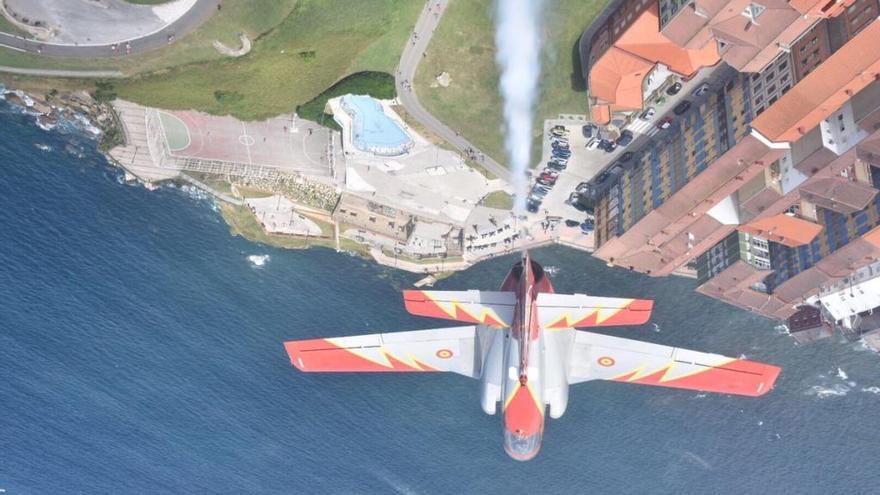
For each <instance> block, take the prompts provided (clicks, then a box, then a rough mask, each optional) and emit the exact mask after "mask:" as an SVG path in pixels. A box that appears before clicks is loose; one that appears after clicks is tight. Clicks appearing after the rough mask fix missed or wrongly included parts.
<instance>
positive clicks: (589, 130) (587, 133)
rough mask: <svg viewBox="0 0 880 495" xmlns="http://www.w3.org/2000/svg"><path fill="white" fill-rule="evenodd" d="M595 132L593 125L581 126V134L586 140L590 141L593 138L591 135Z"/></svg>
mask: <svg viewBox="0 0 880 495" xmlns="http://www.w3.org/2000/svg"><path fill="white" fill-rule="evenodd" d="M595 130H596V125H595V124H584V125H582V126H581V134H583V136H584V137H585V138H587V139H591V138H592V137H593V133H594V132H595Z"/></svg>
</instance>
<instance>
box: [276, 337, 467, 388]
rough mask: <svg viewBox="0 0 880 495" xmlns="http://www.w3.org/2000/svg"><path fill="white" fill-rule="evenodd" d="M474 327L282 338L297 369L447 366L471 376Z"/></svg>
mask: <svg viewBox="0 0 880 495" xmlns="http://www.w3.org/2000/svg"><path fill="white" fill-rule="evenodd" d="M476 335H477V327H475V326H465V327H450V328H437V329H433V330H415V331H412V332H394V333H374V334H372V335H355V336H352V337H336V338H328V339H311V340H292V341H289V342H285V343H284V348H285V349H286V350H287V354H288V356H290V362H291V363H292V364H293V365H294V366H296V367H297V368H298V369H299V370H301V371H323V372H326V371H347V372H373V371H379V372H381V371H451V372H454V373H459V374H461V375H466V376H471V377H474V378H476V373H478V372H479V366H478V365H477V364H475V363H476V362H477V361H476V359H479V357H480V356H476V355H475V354H476V353H475V349H476V342H475V338H476Z"/></svg>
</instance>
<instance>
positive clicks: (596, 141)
mask: <svg viewBox="0 0 880 495" xmlns="http://www.w3.org/2000/svg"><path fill="white" fill-rule="evenodd" d="M599 141H600V139H599V138H593V139H591V140H590V142H589V143H587V149H588V150H594V149H597V148H598V147H599Z"/></svg>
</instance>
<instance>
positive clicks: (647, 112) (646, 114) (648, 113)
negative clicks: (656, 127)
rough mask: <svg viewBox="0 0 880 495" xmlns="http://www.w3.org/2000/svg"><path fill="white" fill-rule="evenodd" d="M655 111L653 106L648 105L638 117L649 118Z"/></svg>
mask: <svg viewBox="0 0 880 495" xmlns="http://www.w3.org/2000/svg"><path fill="white" fill-rule="evenodd" d="M655 113H657V111H656V110H654V107H648V108H646V109H645V111H644V112H642V114H641V115H639V118H640V119H642V120H651V117H653V116H654V114H655Z"/></svg>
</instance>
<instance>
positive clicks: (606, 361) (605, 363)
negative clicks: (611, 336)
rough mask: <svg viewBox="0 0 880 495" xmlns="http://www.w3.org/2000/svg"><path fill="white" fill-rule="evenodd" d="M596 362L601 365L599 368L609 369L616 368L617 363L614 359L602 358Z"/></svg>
mask: <svg viewBox="0 0 880 495" xmlns="http://www.w3.org/2000/svg"><path fill="white" fill-rule="evenodd" d="M596 362H597V363H599V366H605V367H606V368H607V367H610V366H614V362H615V361H614V358H613V357H609V356H602V357H600V358H599V359H597V360H596Z"/></svg>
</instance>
